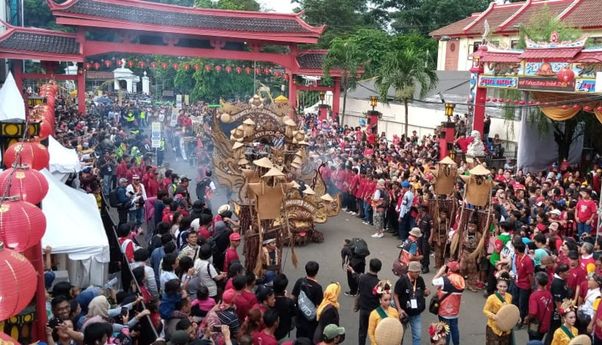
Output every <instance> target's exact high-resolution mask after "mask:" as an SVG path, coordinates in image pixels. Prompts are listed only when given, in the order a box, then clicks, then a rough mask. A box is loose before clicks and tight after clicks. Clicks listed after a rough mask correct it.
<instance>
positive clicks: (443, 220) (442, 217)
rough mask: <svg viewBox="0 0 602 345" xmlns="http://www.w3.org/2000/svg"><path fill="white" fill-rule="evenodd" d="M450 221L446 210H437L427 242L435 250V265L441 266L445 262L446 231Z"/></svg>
mask: <svg viewBox="0 0 602 345" xmlns="http://www.w3.org/2000/svg"><path fill="white" fill-rule="evenodd" d="M449 227H450V222H449V217H448V216H447V211H446V210H443V209H441V210H439V219H438V221H437V222H436V223H435V227H434V229H433V231H432V232H431V237H430V238H429V242H430V243H431V246H432V247H433V251H434V252H435V267H437V268H438V267H441V266H443V265H444V264H445V256H446V250H445V247H446V245H447V233H448V231H449Z"/></svg>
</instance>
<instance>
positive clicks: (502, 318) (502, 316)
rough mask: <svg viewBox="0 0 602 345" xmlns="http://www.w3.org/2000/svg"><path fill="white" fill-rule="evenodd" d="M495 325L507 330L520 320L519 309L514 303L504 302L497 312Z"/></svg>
mask: <svg viewBox="0 0 602 345" xmlns="http://www.w3.org/2000/svg"><path fill="white" fill-rule="evenodd" d="M496 316H497V321H496V324H497V327H498V328H499V329H501V330H502V331H504V332H509V331H511V330H512V328H514V326H516V324H517V323H518V322H519V321H520V310H518V307H517V306H515V305H514V304H505V305H503V306H502V307H501V308H500V310H498V312H497V314H496Z"/></svg>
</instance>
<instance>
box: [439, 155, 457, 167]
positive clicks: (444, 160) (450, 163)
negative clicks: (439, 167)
mask: <svg viewBox="0 0 602 345" xmlns="http://www.w3.org/2000/svg"><path fill="white" fill-rule="evenodd" d="M439 164H447V165H456V162H454V160H453V159H451V158H449V157H448V156H446V157H445V158H443V159H442V160H440V161H439Z"/></svg>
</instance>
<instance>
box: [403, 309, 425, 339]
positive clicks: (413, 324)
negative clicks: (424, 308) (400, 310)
mask: <svg viewBox="0 0 602 345" xmlns="http://www.w3.org/2000/svg"><path fill="white" fill-rule="evenodd" d="M408 325H409V326H410V328H411V329H412V345H420V334H421V333H422V323H421V322H420V314H418V315H414V316H408ZM405 333H407V326H406V331H405V332H404V336H405ZM402 344H403V341H402Z"/></svg>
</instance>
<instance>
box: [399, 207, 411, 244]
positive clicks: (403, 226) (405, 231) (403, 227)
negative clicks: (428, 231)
mask: <svg viewBox="0 0 602 345" xmlns="http://www.w3.org/2000/svg"><path fill="white" fill-rule="evenodd" d="M411 222H412V217H410V212H408V213H406V214H405V216H403V217H401V218H400V219H399V229H398V234H399V239H400V240H402V241H405V240H406V239H407V238H408V235H409V234H410V226H411Z"/></svg>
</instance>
